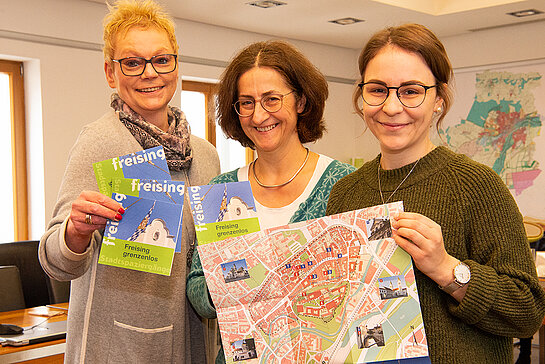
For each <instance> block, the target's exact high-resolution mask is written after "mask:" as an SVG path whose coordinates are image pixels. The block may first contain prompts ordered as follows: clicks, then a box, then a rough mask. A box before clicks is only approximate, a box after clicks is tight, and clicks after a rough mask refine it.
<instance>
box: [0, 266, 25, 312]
mask: <svg viewBox="0 0 545 364" xmlns="http://www.w3.org/2000/svg"><path fill="white" fill-rule="evenodd" d="M25 307H26V306H25V298H24V296H23V286H22V285H21V277H20V275H19V269H18V268H17V267H16V266H14V265H4V266H0V312H4V311H13V310H20V309H22V308H25Z"/></svg>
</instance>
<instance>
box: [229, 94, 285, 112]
mask: <svg viewBox="0 0 545 364" xmlns="http://www.w3.org/2000/svg"><path fill="white" fill-rule="evenodd" d="M293 92H295V90H293V91H290V92H288V93H287V94H284V95H282V94H268V95H265V96H263V97H262V98H261V99H260V100H254V99H251V98H242V99H239V100H238V101H237V102H235V103H234V104H233V107H234V108H235V111H236V112H237V114H238V115H240V116H251V115H252V114H253V113H254V111H255V104H256V102H259V103H260V104H261V107H262V108H263V109H264V110H265V111H267V112H277V111H278V110H280V109H281V108H282V102H283V100H284V97H286V96H288V95H289V94H291V93H293Z"/></svg>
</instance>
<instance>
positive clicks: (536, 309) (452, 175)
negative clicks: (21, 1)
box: [327, 24, 545, 364]
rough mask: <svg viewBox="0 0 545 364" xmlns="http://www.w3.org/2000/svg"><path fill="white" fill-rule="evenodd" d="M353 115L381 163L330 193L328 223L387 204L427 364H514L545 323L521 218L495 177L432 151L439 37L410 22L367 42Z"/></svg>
mask: <svg viewBox="0 0 545 364" xmlns="http://www.w3.org/2000/svg"><path fill="white" fill-rule="evenodd" d="M359 70H360V74H361V82H360V83H359V84H358V88H357V89H356V92H355V95H354V106H355V108H356V111H357V112H358V114H359V115H360V116H361V117H362V118H363V120H364V121H365V123H366V125H367V127H368V128H369V129H370V130H371V132H372V133H373V135H374V136H375V137H376V138H377V139H378V141H379V144H380V154H379V155H378V157H377V158H375V159H374V160H373V161H370V162H368V163H366V164H364V165H363V166H362V167H361V168H360V169H359V170H357V171H356V172H355V173H353V174H351V175H349V176H347V177H345V178H343V179H341V180H340V181H339V182H337V184H336V185H335V186H334V187H333V190H332V191H331V195H330V198H329V201H328V205H327V213H328V214H336V213H340V212H344V211H350V210H355V209H360V208H365V207H369V206H373V205H378V204H384V203H388V202H393V201H400V200H401V201H403V204H404V208H405V212H403V213H400V214H399V215H398V216H394V217H393V219H392V227H393V228H394V233H393V237H394V240H395V242H396V243H397V244H398V245H399V246H400V247H402V248H403V249H404V250H405V251H407V253H409V254H410V255H411V257H412V259H413V262H414V264H415V266H416V269H415V274H416V281H417V286H418V294H419V298H420V304H421V308H422V315H423V319H424V327H425V330H426V334H427V337H428V345H429V353H430V358H431V361H432V362H433V363H441V364H445V363H447V364H448V363H494V364H497V363H504V364H508V363H512V362H513V352H512V346H513V337H517V336H521V335H522V336H524V335H526V336H530V335H532V334H533V333H534V332H535V331H536V330H537V329H538V328H539V325H540V324H541V322H542V320H543V315H544V313H545V292H544V291H543V289H542V288H541V287H540V286H539V282H538V279H537V276H536V271H535V267H534V263H533V261H532V258H531V256H530V251H529V249H528V243H527V241H526V235H525V231H524V227H523V224H522V216H521V214H520V212H519V210H518V208H517V205H516V203H515V201H514V199H513V197H512V196H511V194H510V192H509V190H508V189H507V187H506V186H505V184H504V183H503V181H502V180H501V179H500V178H499V176H498V175H497V174H496V173H495V172H494V171H493V170H492V169H491V168H488V167H486V166H484V165H482V164H479V163H476V162H474V161H472V160H471V159H469V158H467V157H466V156H464V155H461V154H455V153H453V152H452V151H450V150H449V149H447V148H446V147H436V146H434V145H433V143H432V141H431V139H430V128H431V127H432V126H433V125H434V124H435V126H436V127H439V124H440V122H441V121H442V120H443V118H444V117H445V114H446V113H447V111H448V109H449V108H450V106H451V100H452V95H451V91H450V88H449V84H450V82H451V79H452V75H453V73H452V67H451V65H450V61H449V59H448V56H447V54H446V51H445V49H444V47H443V45H442V44H441V42H440V41H439V39H437V37H436V36H435V35H434V34H433V33H432V32H431V31H430V30H429V29H427V28H426V27H424V26H422V25H418V24H406V25H402V26H398V27H392V28H387V29H384V30H382V31H380V32H378V33H376V34H375V35H373V36H372V37H371V39H370V40H369V42H368V43H367V45H366V46H365V47H364V49H363V50H362V52H361V55H360V57H359Z"/></svg>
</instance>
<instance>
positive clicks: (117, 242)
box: [98, 193, 183, 276]
mask: <svg viewBox="0 0 545 364" xmlns="http://www.w3.org/2000/svg"><path fill="white" fill-rule="evenodd" d="M112 198H113V199H114V200H116V201H118V202H120V203H121V204H122V205H123V208H124V209H125V213H124V214H123V219H122V220H121V221H112V220H109V221H108V222H107V223H106V228H105V229H104V238H103V239H102V245H101V249H100V255H99V258H98V262H99V263H100V264H106V265H111V266H114V267H120V268H127V269H133V270H139V271H143V272H148V273H156V274H161V275H167V276H168V275H170V271H171V268H172V261H173V259H174V250H175V247H176V242H177V241H178V240H179V237H180V236H181V234H182V207H183V205H176V204H172V203H168V202H163V201H158V200H149V199H145V198H141V197H135V196H129V195H124V194H120V193H113V194H112Z"/></svg>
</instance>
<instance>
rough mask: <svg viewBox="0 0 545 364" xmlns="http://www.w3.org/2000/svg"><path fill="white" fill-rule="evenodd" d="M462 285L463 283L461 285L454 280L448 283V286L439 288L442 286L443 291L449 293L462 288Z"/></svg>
mask: <svg viewBox="0 0 545 364" xmlns="http://www.w3.org/2000/svg"><path fill="white" fill-rule="evenodd" d="M462 287H463V285H461V284H460V283H458V282H456V281H452V282H450V283H449V284H447V285H446V286H439V288H441V289H442V290H443V291H445V292H447V293H448V294H452V293H454V292H455V291H456V290H457V289H459V288H462Z"/></svg>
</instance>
